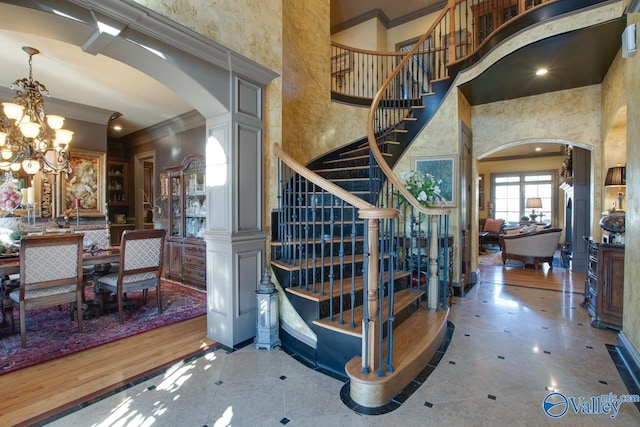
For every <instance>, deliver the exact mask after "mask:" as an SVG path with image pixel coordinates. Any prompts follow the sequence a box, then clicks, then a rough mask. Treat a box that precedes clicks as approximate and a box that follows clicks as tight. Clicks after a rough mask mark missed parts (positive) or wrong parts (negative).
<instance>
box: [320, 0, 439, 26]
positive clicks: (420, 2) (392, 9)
mask: <svg viewBox="0 0 640 427" xmlns="http://www.w3.org/2000/svg"><path fill="white" fill-rule="evenodd" d="M446 3H447V1H446V0H331V4H330V7H331V28H332V32H334V31H335V30H336V29H337V30H339V29H341V28H342V29H343V28H344V27H345V26H348V25H353V24H354V23H357V22H361V21H363V20H365V19H370V18H371V17H372V16H373V15H377V16H378V17H379V18H381V19H382V20H384V21H386V22H385V23H386V24H387V25H388V26H394V25H397V24H399V23H402V22H406V21H407V20H410V19H415V18H416V17H417V16H420V15H424V14H426V13H430V12H433V11H434V10H435V9H437V10H440V9H442V8H443V7H444V5H446Z"/></svg>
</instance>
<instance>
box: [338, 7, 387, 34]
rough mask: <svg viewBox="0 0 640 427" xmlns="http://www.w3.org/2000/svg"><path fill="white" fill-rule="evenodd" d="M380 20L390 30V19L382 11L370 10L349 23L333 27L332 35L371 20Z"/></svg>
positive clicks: (345, 22)
mask: <svg viewBox="0 0 640 427" xmlns="http://www.w3.org/2000/svg"><path fill="white" fill-rule="evenodd" d="M374 18H376V19H378V21H380V22H381V23H382V25H384V26H385V27H386V28H389V27H388V26H389V18H387V15H385V13H384V12H383V11H382V9H372V10H369V11H367V12H365V13H363V14H362V15H358V16H356V17H355V18H351V19H349V20H347V21H344V22H341V23H340V24H338V25H336V26H333V27H331V34H336V33H339V32H340V31H344V30H347V29H349V28H351V27H355V26H356V25H360V24H362V23H363V22H367V21H369V20H370V19H374Z"/></svg>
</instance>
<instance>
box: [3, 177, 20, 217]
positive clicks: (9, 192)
mask: <svg viewBox="0 0 640 427" xmlns="http://www.w3.org/2000/svg"><path fill="white" fill-rule="evenodd" d="M21 200H22V194H21V193H20V190H19V189H18V188H17V187H16V185H15V184H14V183H13V182H11V181H7V182H5V183H3V184H2V185H1V186H0V209H4V210H6V211H7V212H8V213H9V214H11V213H12V212H13V210H14V209H16V208H17V207H18V205H19V204H20V201H21Z"/></svg>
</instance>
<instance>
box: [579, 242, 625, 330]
mask: <svg viewBox="0 0 640 427" xmlns="http://www.w3.org/2000/svg"><path fill="white" fill-rule="evenodd" d="M585 240H586V244H587V274H586V276H585V294H584V301H583V302H582V304H581V306H582V307H584V308H586V309H587V310H588V311H589V314H590V315H591V326H593V327H594V328H612V329H616V330H621V329H622V305H623V300H624V245H616V244H607V243H598V242H594V241H593V240H591V239H589V238H586V237H585Z"/></svg>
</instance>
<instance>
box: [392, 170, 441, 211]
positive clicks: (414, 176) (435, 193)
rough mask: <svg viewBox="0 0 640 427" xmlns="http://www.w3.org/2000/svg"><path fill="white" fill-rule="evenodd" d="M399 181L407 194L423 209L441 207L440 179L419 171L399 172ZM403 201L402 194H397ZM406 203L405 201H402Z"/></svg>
mask: <svg viewBox="0 0 640 427" xmlns="http://www.w3.org/2000/svg"><path fill="white" fill-rule="evenodd" d="M399 176H400V179H401V180H402V183H403V185H404V187H405V188H406V189H407V190H409V193H411V195H412V196H413V197H415V198H416V200H417V201H418V202H420V204H421V205H422V206H424V207H427V208H432V207H434V206H442V201H443V197H442V196H441V195H440V184H441V183H442V180H441V179H438V178H436V177H434V176H433V175H431V174H429V173H428V174H423V173H422V172H420V171H411V172H400V174H399ZM398 196H399V197H400V199H401V200H404V197H403V196H402V194H400V193H399V194H398ZM404 201H406V200H404Z"/></svg>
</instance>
